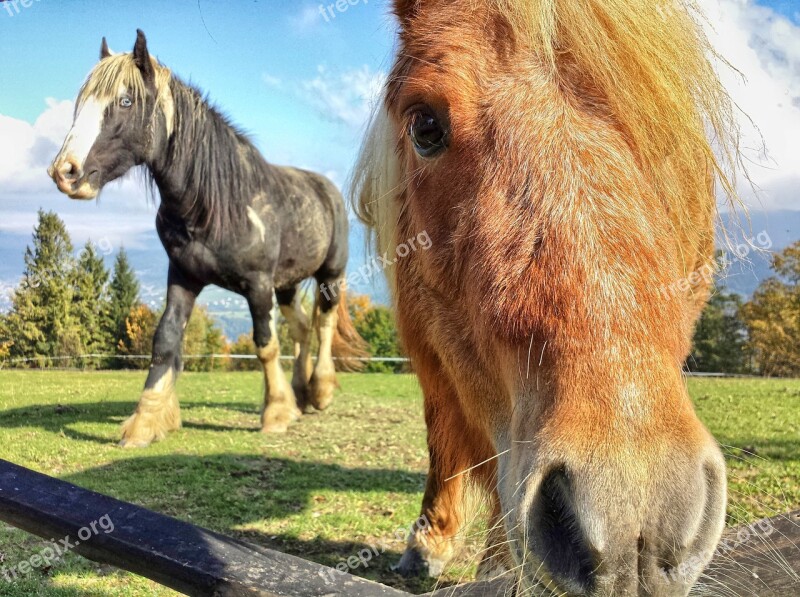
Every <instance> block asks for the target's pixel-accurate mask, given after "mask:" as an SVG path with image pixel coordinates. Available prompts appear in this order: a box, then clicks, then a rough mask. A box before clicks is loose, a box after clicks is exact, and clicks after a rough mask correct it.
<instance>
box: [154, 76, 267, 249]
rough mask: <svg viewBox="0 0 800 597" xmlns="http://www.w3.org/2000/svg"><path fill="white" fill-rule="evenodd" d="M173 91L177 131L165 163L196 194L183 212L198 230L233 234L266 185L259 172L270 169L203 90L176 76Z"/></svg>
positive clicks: (186, 192) (188, 194) (186, 191)
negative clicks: (253, 200)
mask: <svg viewBox="0 0 800 597" xmlns="http://www.w3.org/2000/svg"><path fill="white" fill-rule="evenodd" d="M170 91H171V93H172V97H173V101H174V106H175V114H174V131H173V134H172V136H171V138H170V141H169V148H168V151H167V162H166V164H165V165H166V167H167V168H168V169H169V171H170V172H174V173H180V176H181V181H180V183H181V184H180V185H179V186H180V187H181V188H182V189H183V191H184V196H185V197H191V198H193V199H192V200H191V203H190V204H189V205H184V210H185V211H184V213H181V216H182V217H184V218H185V219H186V221H187V224H189V225H190V226H191V227H192V228H193V229H194V230H196V231H199V232H207V233H209V234H210V235H212V236H214V237H215V238H220V237H222V236H224V235H227V234H231V233H233V232H234V231H235V230H236V229H237V227H239V226H241V222H242V221H243V218H244V217H246V215H245V211H246V209H247V206H248V204H249V199H250V198H251V197H253V196H254V195H255V194H256V193H258V191H259V189H261V188H263V187H262V183H263V178H262V177H261V176H259V175H258V174H257V172H255V171H258V170H264V173H265V174H266V170H267V164H266V162H265V161H264V158H263V157H262V156H261V153H260V152H259V151H258V149H256V147H255V146H254V145H253V143H252V142H251V141H250V139H249V138H248V136H247V135H246V134H245V133H244V132H242V131H241V130H239V129H238V128H237V127H236V126H234V125H233V124H232V123H231V122H230V120H229V119H228V118H227V117H226V116H225V115H224V114H222V113H221V112H219V111H218V110H217V109H216V108H215V107H214V106H213V105H211V104H210V103H209V101H208V100H207V99H206V98H204V97H203V95H202V93H201V92H200V90H198V89H197V88H195V87H194V86H191V85H188V84H186V83H184V82H183V81H181V80H180V79H178V78H177V77H174V76H173V77H172V79H171V81H170ZM249 187H252V188H249ZM231 189H236V192H233V193H232V192H231Z"/></svg>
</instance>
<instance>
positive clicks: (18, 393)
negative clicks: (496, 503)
mask: <svg viewBox="0 0 800 597" xmlns="http://www.w3.org/2000/svg"><path fill="white" fill-rule="evenodd" d="M341 381H342V387H343V389H342V391H341V392H340V393H339V394H338V395H337V398H336V402H335V403H334V405H333V406H332V407H331V409H330V410H329V411H328V412H326V413H324V414H321V415H310V416H306V417H304V418H303V420H302V421H301V422H299V423H298V424H296V425H295V426H294V427H292V428H291V429H290V431H289V432H288V433H287V434H285V435H282V436H265V435H262V434H260V433H258V427H259V425H258V407H259V402H260V395H261V384H262V382H261V379H260V377H259V375H258V374H257V373H211V374H202V373H194V374H189V373H187V374H184V376H183V377H182V378H181V381H180V384H179V392H180V396H181V404H182V409H183V420H184V427H183V429H182V430H180V431H178V432H176V433H174V434H172V435H171V436H170V437H169V438H168V439H167V440H166V441H164V442H161V443H159V444H155V445H153V446H152V447H151V448H149V449H147V450H144V451H134V452H131V451H125V450H122V449H120V448H118V447H117V446H116V441H117V439H118V433H119V424H120V423H121V422H122V420H123V419H124V418H125V417H127V416H128V415H129V414H130V413H131V412H132V410H133V408H134V402H135V399H136V398H137V396H138V393H139V390H140V388H141V384H142V382H143V373H141V372H137V373H126V372H102V373H79V372H23V371H2V372H0V457H2V458H5V459H7V460H11V461H13V462H16V463H19V464H22V465H24V466H27V467H29V468H32V469H35V470H38V471H41V472H44V473H47V474H50V475H54V476H56V477H59V478H61V479H65V480H67V481H70V482H72V483H76V484H78V485H80V486H82V487H86V488H89V489H92V490H95V491H99V492H102V493H105V494H108V495H111V496H114V497H116V498H119V499H122V500H126V501H130V502H133V503H136V504H139V505H142V506H144V507H147V508H150V509H153V510H156V511H158V512H162V513H165V514H169V515H172V516H176V517H178V518H181V519H184V520H187V521H190V522H192V523H194V524H199V525H201V526H205V527H209V528H212V529H215V530H218V531H222V532H224V533H227V534H230V535H234V536H238V537H241V538H244V539H246V540H248V541H251V542H254V543H257V544H260V545H264V546H267V547H271V548H274V549H278V550H281V551H284V552H288V553H292V554H296V555H299V556H302V557H305V558H308V559H312V560H315V561H318V562H321V563H323V564H327V565H335V564H337V563H338V562H339V561H341V560H342V559H344V558H347V557H349V556H351V555H353V554H355V553H357V552H358V551H359V550H360V549H361V548H362V547H363V546H365V545H370V546H372V545H377V546H380V547H383V546H386V548H387V550H386V552H385V553H384V554H383V555H381V556H380V557H379V558H376V559H375V560H373V562H372V563H371V566H370V567H369V568H367V569H364V568H359V569H357V570H355V571H354V572H355V573H356V574H360V575H364V576H367V577H369V578H372V579H374V580H378V581H380V582H384V583H386V584H391V585H393V586H398V587H402V588H404V589H406V590H409V591H412V592H424V591H425V590H429V589H430V588H432V587H433V583H432V582H431V581H404V580H403V579H400V578H399V577H397V576H396V575H395V574H394V573H392V572H391V570H390V566H391V564H393V563H394V562H395V561H396V560H397V558H398V557H399V555H400V553H401V551H402V548H403V545H402V542H401V541H400V540H399V539H397V538H395V534H396V532H397V531H398V529H402V528H406V527H407V526H408V525H409V524H410V522H411V521H412V520H413V519H414V518H415V517H416V515H417V513H418V508H419V504H420V500H421V497H422V488H423V484H424V479H425V470H426V463H427V455H426V449H425V428H424V424H423V420H422V404H421V396H420V392H419V389H418V386H417V382H416V380H415V379H414V378H413V377H411V376H407V375H383V374H373V375H343V376H342V377H341ZM690 390H691V393H692V395H693V397H694V398H695V401H696V404H697V408H698V412H699V414H700V416H701V418H702V419H703V420H704V421H705V422H706V424H707V425H708V426H709V427H710V429H711V431H712V432H713V433H714V434H715V435H716V437H717V438H718V439H719V441H720V442H721V443H722V444H724V445H725V446H726V454H727V455H728V464H729V467H730V473H729V474H730V483H729V484H730V498H731V503H730V506H729V514H730V517H729V518H730V520H731V523H734V522H741V521H749V520H753V519H756V518H760V517H763V516H768V515H773V514H775V513H777V512H781V511H786V510H789V509H793V508H798V507H800V381H795V380H791V381H786V380H744V379H734V380H710V379H702V380H690ZM478 534H479V527H478ZM46 545H47V544H46V543H45V542H44V541H41V540H39V539H37V538H35V537H32V536H30V535H28V534H26V533H23V532H21V531H17V530H14V529H10V528H7V527H5V526H3V525H2V524H0V568H1V567H2V566H4V565H5V566H8V565H14V564H16V563H18V562H19V561H21V560H23V559H27V558H29V557H30V556H31V555H32V554H34V553H37V552H39V551H40V550H41V549H43V548H44V547H46ZM469 555H470V553H469V550H468V549H467V550H466V551H465V554H464V556H462V558H461V561H460V562H458V563H456V564H455V565H454V566H453V567H452V568H451V569H450V570H449V571H448V573H447V575H446V576H445V578H444V579H443V582H445V583H453V582H457V581H458V580H459V579H461V578H462V577H464V576H465V575H466V577H467V578H468V577H469V575H470V574H471V573H472V566H471V565H470V561H471V560H470V558H469ZM0 595H3V596H8V597H23V596H25V597H28V596H31V595H41V596H47V597H51V596H53V597H67V596H77V595H89V596H93V597H106V596H116V595H122V596H145V595H146V596H163V595H174V593H173V592H172V591H169V590H167V589H164V588H162V587H159V586H158V585H156V584H154V583H152V582H150V581H147V580H145V579H142V578H139V577H136V576H134V575H131V574H128V573H123V572H120V571H117V570H114V569H111V568H108V567H103V566H98V565H97V564H94V563H92V562H89V561H87V560H85V559H83V558H81V557H80V556H77V555H74V554H71V555H69V556H68V557H67V558H66V559H65V560H63V561H61V562H57V563H55V564H54V565H53V566H51V567H49V568H46V569H39V570H36V571H34V572H32V573H31V574H29V575H27V576H26V577H25V578H24V579H22V580H19V581H17V582H16V583H13V584H11V585H8V584H4V581H3V580H2V578H0Z"/></svg>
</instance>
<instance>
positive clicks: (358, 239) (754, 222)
mask: <svg viewBox="0 0 800 597" xmlns="http://www.w3.org/2000/svg"><path fill="white" fill-rule="evenodd" d="M725 221H726V222H727V223H726V227H727V229H728V230H729V231H731V234H730V237H731V244H733V245H734V247H733V250H728V251H727V254H728V257H729V260H730V261H731V262H732V266H731V268H730V269H729V271H728V275H727V276H726V277H725V279H724V280H722V284H723V285H724V286H725V287H726V288H728V289H730V290H732V291H734V292H737V293H739V294H741V295H742V296H744V297H749V296H750V295H751V294H752V293H753V291H754V290H755V289H756V287H757V286H758V284H759V283H760V282H761V280H763V279H765V278H767V277H769V276H770V275H771V271H770V268H769V254H768V253H759V252H756V251H752V250H747V252H748V254H747V255H746V258H745V259H739V258H738V257H737V256H736V253H737V248H736V246H737V245H738V247H739V248H738V252H739V253H741V254H744V253H745V252H746V250H745V247H746V245H745V244H744V243H743V240H744V233H743V232H735V231H736V230H746V231H747V237H748V238H751V239H753V244H755V245H756V246H757V247H761V248H764V249H767V248H768V246H767V245H769V244H770V243H771V250H772V251H775V250H780V249H783V248H784V247H786V246H788V245H789V244H791V243H793V242H795V241H796V240H798V239H800V211H777V212H769V213H765V212H763V211H753V212H752V213H751V214H750V224H749V225H748V224H747V223H746V222H741V223H740V224H739V225H736V224H735V223H733V222H731V221H730V218H726V219H725ZM352 232H353V234H352V238H351V240H350V246H351V257H350V269H351V270H355V269H358V267H359V266H360V265H361V264H364V263H366V262H367V260H368V257H367V256H366V243H365V242H364V230H363V228H361V227H360V226H354V227H353V231H352ZM764 241H766V242H764ZM29 242H30V235H14V234H6V233H4V234H2V235H0V290H2V291H3V292H2V293H0V294H2V297H0V309H2V310H6V309H7V308H8V301H7V298H6V295H7V291H8V290H9V289H10V288H13V287H14V285H15V284H16V283H17V281H18V280H19V276H20V275H21V274H22V271H23V268H24V262H23V255H24V252H25V247H26V246H27V244H28V243H29ZM138 245H139V246H144V248H131V249H128V253H129V256H130V259H131V263H132V264H133V267H134V269H135V270H136V273H137V275H138V276H139V280H140V282H141V285H142V300H143V301H145V302H146V303H147V304H148V305H150V306H151V307H152V308H154V309H157V308H159V307H160V306H161V305H162V303H163V301H164V293H165V290H166V279H167V257H166V254H165V253H164V249H163V248H162V246H161V242H160V241H159V240H158V237H157V235H156V233H155V231H153V232H152V233H151V234H149V235H148V236H147V237H146V238H145V239H144V242H139V243H138ZM105 259H106V264H107V266H108V267H109V268H111V267H112V266H113V260H114V253H110V254H108V255H106V257H105ZM351 292H352V293H358V294H368V295H370V296H371V297H372V299H373V302H376V303H381V304H387V303H388V301H389V295H388V291H387V289H386V284H385V281H384V279H383V275H382V273H381V272H380V271H376V272H374V273H373V275H372V276H371V277H370V279H369V280H368V281H367V282H365V283H362V284H359V285H357V286H355V287H354V288H351ZM199 302H200V303H201V304H205V305H207V306H208V309H209V311H210V312H211V314H212V315H213V316H214V317H215V318H216V319H217V320H218V321H219V322H220V325H221V327H222V328H223V332H224V333H225V335H226V336H227V337H228V338H230V339H235V338H237V337H238V336H239V335H241V334H245V333H249V332H250V329H251V323H250V314H249V311H248V309H247V304H246V303H245V301H244V299H242V298H241V297H239V296H238V295H236V294H233V293H231V292H226V291H224V290H221V289H219V288H215V287H209V288H207V289H206V290H205V291H204V292H203V294H202V295H201V296H200V300H199Z"/></svg>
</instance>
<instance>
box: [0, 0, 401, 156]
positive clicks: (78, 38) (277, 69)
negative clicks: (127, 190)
mask: <svg viewBox="0 0 800 597" xmlns="http://www.w3.org/2000/svg"><path fill="white" fill-rule="evenodd" d="M6 9H7V10H9V9H11V10H12V12H15V11H13V7H12V6H10V5H9V6H7V7H6ZM7 10H6V11H3V10H0V51H1V52H2V54H0V55H2V56H5V57H6V60H4V64H3V66H2V71H0V72H2V79H3V84H2V89H4V90H5V91H3V92H0V113H1V114H6V115H9V116H13V117H16V118H20V119H24V120H27V121H29V122H33V121H34V120H35V119H36V118H37V117H38V116H39V114H40V113H41V112H42V110H43V109H44V107H45V105H44V99H45V98H46V97H52V98H57V99H71V98H73V97H74V95H75V93H76V91H77V89H78V87H79V86H80V83H81V81H82V80H83V78H84V77H85V76H86V73H87V72H88V70H89V69H90V68H91V67H92V66H93V65H94V63H95V61H96V59H97V53H98V50H99V47H100V39H101V38H102V36H104V35H105V36H106V37H107V39H108V41H109V45H110V46H111V48H112V50H115V51H130V48H131V47H132V45H133V41H134V39H135V30H136V28H137V27H138V28H141V29H143V30H144V32H145V33H146V34H147V38H148V42H149V46H150V48H151V51H152V52H153V54H155V55H156V56H157V57H158V58H159V59H160V60H161V61H162V62H163V63H164V64H166V65H167V66H169V67H170V68H172V69H173V71H174V72H175V73H177V74H178V75H180V76H181V77H182V78H184V79H186V80H191V81H192V82H194V83H195V84H197V85H198V86H199V87H200V88H202V89H203V90H205V91H207V92H208V93H209V94H210V96H211V98H212V100H213V101H215V103H217V104H219V105H220V106H221V107H222V108H223V109H224V110H225V111H226V112H227V113H228V114H229V115H231V116H232V118H233V119H234V121H235V122H237V123H239V124H240V125H241V126H242V127H243V128H245V129H246V130H248V131H249V132H251V133H252V135H253V137H254V138H255V140H256V141H257V143H258V145H259V147H260V148H261V149H262V150H263V151H264V153H265V154H266V155H267V156H276V158H277V159H278V161H284V162H292V163H296V162H311V163H313V165H315V166H316V167H317V168H319V169H324V170H328V169H332V168H336V169H341V168H343V167H345V166H346V165H347V164H349V162H350V161H352V160H351V159H350V158H351V156H349V155H348V156H343V155H340V152H341V149H342V145H343V143H342V141H343V140H346V141H350V140H351V139H350V137H357V135H358V133H359V132H360V131H348V130H342V129H343V126H342V124H341V123H336V122H332V121H331V118H325V117H324V116H323V115H322V114H321V111H320V110H319V109H315V107H314V106H313V105H311V104H310V102H309V101H307V99H306V100H304V99H303V98H299V97H298V96H297V93H296V92H295V88H296V86H297V85H300V84H302V82H303V81H309V80H313V79H314V78H315V77H317V76H318V72H319V68H320V67H325V68H326V71H327V72H328V73H329V74H330V76H331V77H337V76H341V75H343V74H344V73H346V72H348V71H351V70H354V69H359V68H366V69H368V70H369V72H378V71H380V70H381V69H382V68H383V67H384V66H385V65H386V63H387V61H388V59H389V57H390V50H391V40H392V32H393V29H392V27H393V25H392V22H391V19H389V18H388V17H387V15H386V4H385V3H384V2H376V1H375V0H373V1H372V2H367V3H363V2H360V3H359V4H357V5H355V6H350V7H349V8H348V10H347V12H345V13H336V17H335V19H330V16H329V17H328V19H329V22H326V21H325V20H324V19H323V17H322V16H321V15H320V14H319V4H318V3H313V2H305V3H304V2H297V1H289V0H283V1H280V0H279V1H266V0H261V1H258V2H253V1H242V2H211V1H208V0H201V1H200V3H199V5H198V2H197V0H177V1H176V0H171V1H170V2H164V1H163V0H161V1H155V0H144V1H137V2H124V3H122V2H108V1H105V2H104V1H101V0H80V1H78V0H72V1H64V0H58V1H56V0H37V1H35V2H34V3H33V5H32V6H30V7H29V8H27V9H26V8H21V10H20V13H19V14H15V15H14V16H13V17H10V16H9V15H8V14H7ZM204 21H205V25H204ZM11 57H13V59H11ZM265 81H272V84H268V83H267V82H265ZM277 81H280V82H281V84H280V85H279V86H276V85H275V83H276V82H277ZM9 90H13V92H12V93H9ZM309 165H310V164H309Z"/></svg>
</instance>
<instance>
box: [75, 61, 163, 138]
mask: <svg viewBox="0 0 800 597" xmlns="http://www.w3.org/2000/svg"><path fill="white" fill-rule="evenodd" d="M150 60H151V61H152V63H153V67H154V69H155V73H156V81H155V84H156V89H157V92H158V99H157V101H158V105H159V107H160V108H161V109H162V110H163V111H164V114H165V116H166V120H167V128H168V132H169V133H172V123H173V112H174V110H173V107H172V95H171V93H170V89H169V82H170V79H171V78H172V72H171V71H170V70H169V69H168V68H167V67H165V66H162V65H161V64H159V62H158V61H157V60H156V59H155V58H151V59H150ZM120 89H125V90H127V93H128V94H130V96H131V97H132V99H133V100H134V101H135V102H136V103H137V104H139V105H141V104H143V102H144V99H145V96H146V94H147V88H146V86H145V82H144V79H143V78H142V73H141V71H140V70H139V68H138V67H137V66H136V62H134V59H133V54H130V53H129V54H112V55H111V56H108V57H106V58H103V59H102V60H101V61H100V62H99V63H97V65H96V66H95V67H94V68H93V69H92V71H91V72H90V73H89V76H88V77H87V78H86V81H85V82H84V84H83V86H82V87H81V89H80V91H79V92H78V101H77V102H76V103H75V111H76V113H77V112H78V111H79V110H80V108H81V106H82V105H83V104H84V103H85V102H86V100H87V99H89V98H94V99H96V100H97V101H99V102H101V103H103V104H109V103H112V102H114V101H116V100H117V99H118V98H119V94H120Z"/></svg>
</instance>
